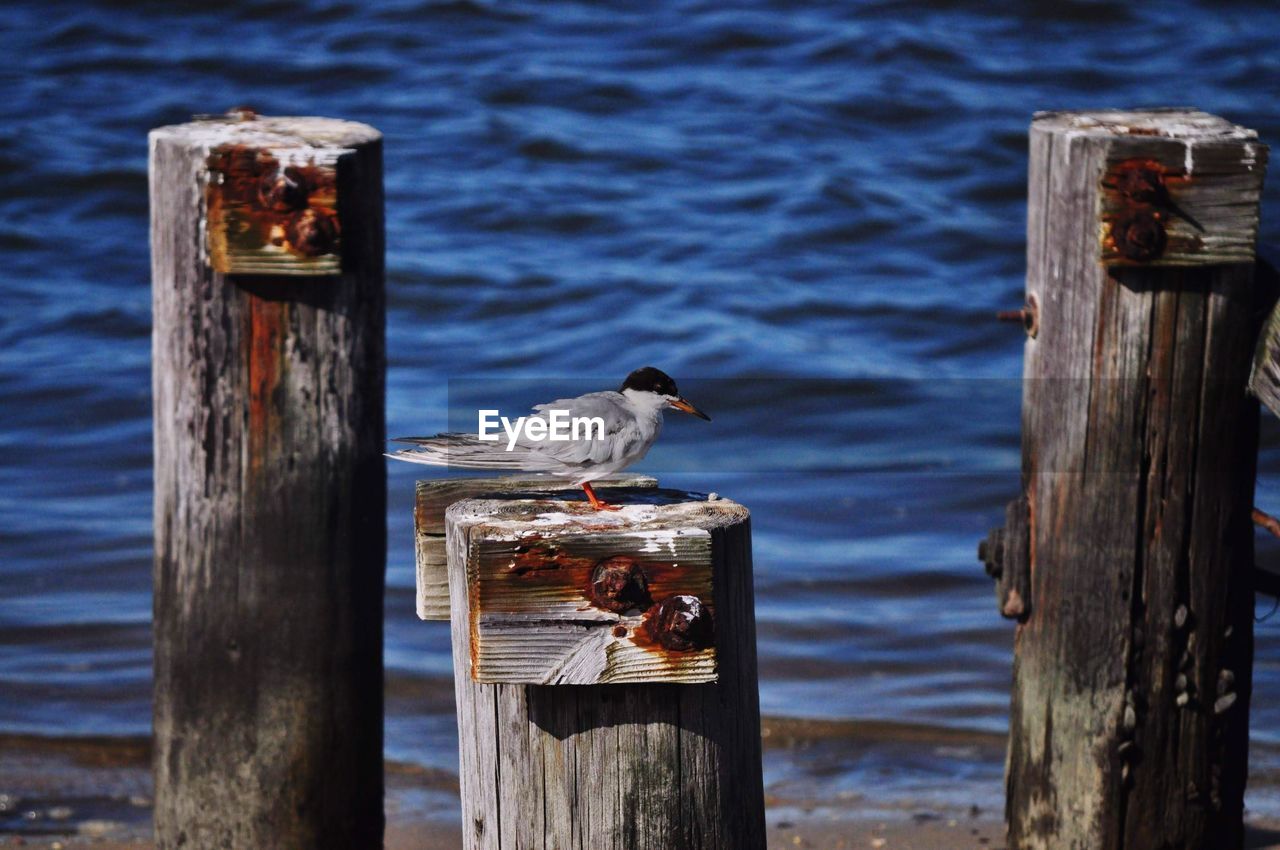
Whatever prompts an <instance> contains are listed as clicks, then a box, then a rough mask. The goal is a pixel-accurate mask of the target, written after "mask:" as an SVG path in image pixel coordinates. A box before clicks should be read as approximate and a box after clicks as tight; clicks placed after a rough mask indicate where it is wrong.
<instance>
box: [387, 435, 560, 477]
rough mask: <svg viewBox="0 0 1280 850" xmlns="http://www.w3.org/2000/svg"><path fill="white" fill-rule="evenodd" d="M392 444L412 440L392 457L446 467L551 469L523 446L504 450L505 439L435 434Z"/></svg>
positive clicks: (395, 440)
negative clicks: (407, 447)
mask: <svg viewBox="0 0 1280 850" xmlns="http://www.w3.org/2000/svg"><path fill="white" fill-rule="evenodd" d="M392 442H395V443H412V444H413V448H411V449H399V450H397V451H394V452H388V453H387V457H389V458H391V459H392V460H403V461H407V462H409V463H425V464H427V465H429V466H449V467H453V468H455V469H525V470H530V471H538V470H542V471H550V470H551V467H552V466H554V463H551V462H548V459H547V458H544V457H540V456H538V455H537V454H536V453H534V452H531V451H530V450H529V449H527V448H525V447H523V446H518V445H517V446H514V447H512V449H511V450H510V451H508V450H507V444H506V442H505V441H501V440H500V441H498V442H487V441H481V440H480V439H479V438H477V437H476V436H475V435H474V434H437V435H436V436H434V437H396V438H395V439H393V440H392Z"/></svg>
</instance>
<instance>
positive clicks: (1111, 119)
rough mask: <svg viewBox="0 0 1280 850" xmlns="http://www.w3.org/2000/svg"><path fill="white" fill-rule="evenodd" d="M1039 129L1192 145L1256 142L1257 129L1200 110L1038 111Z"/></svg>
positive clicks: (1035, 127) (1037, 123) (1032, 123)
mask: <svg viewBox="0 0 1280 850" xmlns="http://www.w3.org/2000/svg"><path fill="white" fill-rule="evenodd" d="M1031 126H1032V128H1033V129H1036V130H1043V131H1049V132H1066V133H1069V134H1072V135H1089V136H1146V137H1154V138H1166V139H1173V140H1177V141H1183V142H1186V141H1191V142H1231V141H1253V140H1256V139H1257V138H1258V134H1257V132H1256V131H1254V130H1250V129H1248V128H1247V127H1241V126H1239V125H1238V124H1232V123H1231V122H1230V121H1228V120H1226V119H1225V118H1221V117H1219V116H1217V115H1211V114H1210V113H1208V112H1201V111H1200V110H1198V109H1188V108H1179V109H1136V110H1125V109H1096V110H1088V111H1080V112H1037V113H1036V114H1035V117H1034V119H1033V120H1032V122H1031Z"/></svg>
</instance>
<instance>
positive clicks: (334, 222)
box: [284, 207, 338, 257]
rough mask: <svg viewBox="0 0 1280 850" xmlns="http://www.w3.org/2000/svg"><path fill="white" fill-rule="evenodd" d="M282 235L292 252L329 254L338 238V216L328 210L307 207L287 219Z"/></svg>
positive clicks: (305, 255) (304, 254)
mask: <svg viewBox="0 0 1280 850" xmlns="http://www.w3.org/2000/svg"><path fill="white" fill-rule="evenodd" d="M284 236H285V239H286V240H287V241H288V243H289V248H290V250H292V251H293V252H294V253H297V254H301V255H302V256H304V257H319V256H320V255H321V254H329V253H332V252H333V249H334V244H335V243H336V242H337V239H338V218H337V216H335V215H333V214H332V213H330V212H326V211H324V210H318V209H315V208H314V207H308V208H307V209H305V210H303V211H302V212H300V213H297V214H296V215H294V216H292V217H291V218H290V219H289V223H288V224H287V225H285V231H284Z"/></svg>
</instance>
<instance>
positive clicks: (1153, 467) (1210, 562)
mask: <svg viewBox="0 0 1280 850" xmlns="http://www.w3.org/2000/svg"><path fill="white" fill-rule="evenodd" d="M1266 156H1267V149H1266V147H1265V146H1264V145H1262V144H1260V143H1259V142H1258V140H1257V137H1256V134H1255V133H1253V132H1252V131H1250V130H1246V129H1243V128H1241V127H1236V126H1233V125H1232V124H1230V123H1228V122H1226V121H1224V120H1222V119H1220V118H1216V117H1214V116H1211V115H1206V114H1204V113H1200V112H1188V111H1151V112H1092V113H1050V114H1041V115H1038V116H1036V119H1035V121H1034V122H1033V123H1032V126H1031V172H1030V203H1029V214H1028V224H1027V265H1028V273H1027V314H1026V315H1027V316H1028V318H1029V319H1030V321H1028V323H1027V325H1028V331H1029V332H1028V339H1027V341H1026V352H1025V382H1024V389H1023V422H1022V433H1023V436H1022V440H1023V442H1022V459H1023V487H1024V495H1025V499H1023V500H1019V501H1016V502H1015V503H1014V505H1011V506H1010V513H1011V514H1014V515H1015V516H1013V518H1012V519H1011V521H1010V525H1009V526H1008V527H1007V528H1006V529H1005V530H1004V531H1003V532H1002V533H1001V534H997V535H996V539H995V540H993V541H990V542H989V543H988V545H987V546H985V547H984V552H983V554H984V555H986V557H987V560H988V561H989V562H990V563H991V566H992V571H993V572H994V573H995V574H996V575H997V576H998V577H1000V579H1001V604H1002V607H1004V608H1005V609H1006V613H1007V614H1009V615H1010V616H1013V617H1017V618H1018V619H1019V625H1018V627H1017V638H1016V645H1015V659H1014V676H1013V678H1014V681H1013V696H1012V707H1011V711H1010V744H1009V758H1008V770H1007V791H1008V800H1007V810H1006V815H1007V817H1008V821H1009V839H1010V841H1009V843H1010V847H1011V848H1018V850H1022V849H1023V848H1053V850H1062V849H1063V848H1082V850H1083V848H1088V850H1111V849H1112V848H1114V850H1120V848H1123V850H1143V849H1144V848H1150V849H1151V850H1156V848H1169V847H1178V848H1206V850H1207V848H1215V850H1216V849H1217V848H1231V847H1239V846H1240V845H1241V841H1242V805H1243V794H1244V786H1245V779H1246V774H1247V765H1248V719H1249V695H1250V675H1251V665H1252V652H1253V621H1252V613H1253V588H1252V585H1251V573H1252V569H1253V538H1252V535H1253V530H1252V526H1251V522H1250V512H1251V507H1252V499H1253V487H1254V472H1255V462H1256V455H1257V426H1258V408H1257V405H1256V403H1255V402H1254V401H1253V400H1251V399H1250V398H1248V397H1247V395H1246V392H1245V385H1246V381H1247V379H1248V376H1249V368H1250V358H1251V355H1252V352H1253V342H1254V339H1255V337H1256V333H1257V330H1258V315H1257V304H1256V303H1255V300H1254V292H1253V287H1252V278H1253V261H1254V242H1255V238H1256V233H1257V225H1258V200H1259V196H1260V192H1261V186H1262V177H1263V170H1264V168H1265V163H1266ZM993 544H995V545H993ZM1020 588H1024V589H1025V592H1026V593H1029V598H1026V599H1024V600H1020V599H1016V598H1015V596H1017V595H1018V593H1019V589H1020Z"/></svg>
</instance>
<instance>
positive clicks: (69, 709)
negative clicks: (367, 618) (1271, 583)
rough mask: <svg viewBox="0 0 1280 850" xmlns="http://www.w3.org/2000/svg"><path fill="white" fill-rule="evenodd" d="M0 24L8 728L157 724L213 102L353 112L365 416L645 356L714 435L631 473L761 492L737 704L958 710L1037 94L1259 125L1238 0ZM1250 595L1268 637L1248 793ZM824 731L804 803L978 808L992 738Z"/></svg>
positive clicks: (981, 636) (703, 433) (1005, 390)
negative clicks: (195, 256)
mask: <svg viewBox="0 0 1280 850" xmlns="http://www.w3.org/2000/svg"><path fill="white" fill-rule="evenodd" d="M1000 6H1007V7H1008V9H1007V11H996V10H997V9H998V8H999V7H1000ZM7 18H8V21H7V26H6V27H5V28H3V29H0V48H3V50H4V52H5V55H6V57H7V59H8V62H7V63H6V68H5V69H4V70H3V71H0V85H2V86H3V88H2V89H0V91H3V92H4V99H3V106H0V110H3V114H4V116H5V120H4V121H3V122H0V251H2V252H3V259H4V262H3V263H2V264H0V598H2V599H3V602H2V603H0V732H4V731H8V732H18V731H21V732H33V733H40V734H45V735H54V736H62V735H84V734H90V733H92V734H102V735H108V736H125V735H139V734H145V733H146V732H147V730H148V728H149V706H148V700H149V689H150V644H149V640H150V632H149V618H150V609H151V600H150V570H151V566H150V558H151V537H150V533H151V437H150V427H151V423H150V417H151V409H150V396H149V332H150V300H149V299H150V295H149V287H148V275H149V271H148V248H147V200H146V142H145V139H146V132H147V130H148V129H149V128H151V127H154V126H158V125H162V124H168V123H175V122H180V121H183V120H186V119H187V118H188V117H189V116H190V115H191V114H192V113H197V112H212V111H220V110H221V109H224V108H227V107H231V106H235V105H241V104H249V105H252V106H254V107H256V108H257V109H258V110H259V111H261V112H264V113H270V114H320V115H332V116H338V117H346V118H352V119H356V120H361V121H365V122H368V123H370V124H373V125H375V126H377V127H378V128H379V129H381V130H382V131H383V132H384V133H385V136H386V188H387V234H388V255H387V260H388V300H389V310H390V312H389V316H388V352H389V358H390V370H389V374H388V408H389V409H388V418H389V429H390V431H391V432H393V433H399V432H412V433H420V432H424V431H425V432H431V431H434V430H439V429H442V428H443V427H445V425H446V424H447V418H448V412H449V409H450V402H451V401H453V402H454V404H453V409H454V411H455V413H456V411H457V409H458V408H459V406H460V404H461V400H462V399H463V398H464V397H466V395H467V392H468V390H467V389H465V388H468V387H470V388H471V390H470V391H471V392H472V393H473V394H476V393H477V391H476V390H475V387H476V386H482V385H483V379H491V378H496V377H504V378H512V377H515V378H520V379H523V380H527V382H528V385H527V386H526V387H525V392H526V394H527V398H526V397H521V398H518V399H516V398H513V399H510V401H509V403H508V400H507V399H504V398H495V399H492V401H494V402H495V403H500V404H502V406H503V407H505V408H510V409H513V410H517V411H518V404H517V402H520V403H522V402H524V401H534V400H543V398H544V397H543V396H542V395H541V394H540V389H541V387H542V386H543V385H546V384H549V383H551V382H553V381H559V380H577V381H580V382H584V383H585V384H587V385H592V386H611V385H613V384H616V383H617V382H618V381H620V380H621V378H622V376H623V375H625V374H626V372H627V371H629V370H630V369H632V368H634V367H636V366H639V365H643V364H654V365H657V366H660V367H661V368H663V369H665V370H666V371H668V372H670V373H671V374H672V375H674V376H675V377H676V378H677V379H678V380H679V381H680V383H681V388H682V390H683V391H684V392H685V393H686V394H687V395H689V396H690V397H691V398H693V399H694V400H695V401H696V402H697V403H698V404H700V405H701V406H704V407H705V408H706V409H707V410H708V411H710V412H711V413H712V414H713V416H714V418H715V421H714V422H713V423H711V424H710V425H708V424H706V423H703V422H699V421H696V420H693V419H690V418H683V419H676V418H674V417H673V418H672V419H670V420H669V421H668V427H667V430H666V432H665V433H664V435H663V438H662V440H661V441H660V442H659V445H658V446H657V447H656V448H655V449H654V451H653V452H652V454H651V456H650V458H649V459H648V460H646V462H645V463H644V464H643V465H642V466H641V467H640V468H639V471H649V472H653V473H655V474H658V475H659V476H660V477H661V478H662V481H663V483H664V484H665V485H668V486H681V487H689V488H692V489H697V490H701V491H709V490H715V491H718V492H720V493H723V494H725V495H727V496H730V497H732V498H735V499H737V500H739V501H741V502H743V503H744V504H746V505H747V506H749V507H750V508H751V510H752V512H753V517H754V519H753V528H754V533H755V541H754V542H755V555H756V565H755V568H756V589H757V602H758V617H759V638H760V674H761V697H762V703H763V709H764V712H765V713H766V714H768V715H774V716H784V717H813V718H826V719H833V720H839V719H862V720H894V721H899V722H906V723H914V724H921V725H924V726H928V727H946V728H954V729H964V730H976V731H978V732H986V733H1000V732H1002V731H1003V730H1004V728H1005V723H1006V711H1007V703H1008V682H1009V677H1010V672H1009V670H1010V652H1011V636H1012V630H1011V627H1010V626H1009V625H1008V624H1007V623H1006V622H1005V621H1003V620H1001V619H1000V618H999V617H998V616H997V614H996V611H995V606H994V602H993V596H992V592H991V587H990V584H989V582H988V580H987V579H986V578H985V576H984V575H983V573H982V570H981V568H980V565H979V564H978V563H977V562H976V560H975V558H974V550H975V544H976V541H977V540H978V539H979V538H980V537H982V536H983V535H985V533H986V531H987V530H988V529H989V528H990V527H992V526H995V525H997V524H999V523H1000V517H1001V516H1002V510H1003V505H1004V503H1005V501H1007V500H1008V499H1010V498H1012V497H1013V496H1014V495H1015V493H1016V491H1017V486H1018V472H1017V470H1018V465H1019V435H1018V427H1019V419H1018V409H1019V397H1020V387H1019V383H1018V377H1019V375H1020V374H1021V351H1022V345H1021V341H1022V335H1021V332H1020V331H1019V330H1018V329H1017V328H1014V327H1011V326H1008V325H1000V324H997V323H995V322H994V321H992V319H991V316H992V313H993V311H994V310H996V309H1000V308H1008V307H1016V306H1018V305H1020V303H1021V291H1022V275H1023V272H1024V256H1023V249H1024V245H1023V230H1024V216H1025V203H1024V200H1025V194H1026V188H1025V182H1026V127H1027V124H1028V122H1029V120H1030V116H1031V114H1032V112H1033V111H1035V110H1038V109H1047V108H1073V107H1074V108H1083V107H1090V106H1115V105H1171V104H1187V103H1189V104H1195V105H1197V106H1199V107H1201V108H1203V109H1206V110H1210V111H1215V112H1218V113H1220V114H1223V115H1226V116H1227V117H1229V118H1231V119H1233V120H1235V121H1237V122H1239V123H1242V124H1246V125H1248V126H1251V127H1254V128H1256V129H1257V130H1258V131H1259V132H1260V133H1261V134H1262V136H1263V138H1264V139H1265V140H1268V141H1271V142H1274V141H1275V140H1277V139H1280V101H1277V98H1276V97H1275V95H1276V85H1275V84H1276V82H1277V79H1280V77H1278V74H1280V52H1277V51H1276V50H1275V49H1274V44H1273V42H1274V39H1275V36H1276V35H1277V34H1280V27H1277V20H1278V19H1277V17H1276V14H1275V12H1274V11H1272V8H1271V7H1270V6H1269V5H1267V4H1265V3H1258V4H1253V5H1250V4H1238V5H1236V6H1234V7H1233V9H1231V10H1229V11H1224V10H1222V9H1221V8H1219V5H1218V4H1211V3H1207V2H1206V3H1203V4H1198V3H1191V2H1185V1H1183V0H1173V2H1167V3H1164V4H1161V5H1160V9H1159V12H1158V14H1157V15H1156V16H1154V17H1150V18H1143V17H1139V16H1138V15H1137V14H1136V13H1134V12H1132V11H1130V10H1129V7H1128V6H1125V5H1123V4H1113V3H1094V2H1082V0H1065V2H1064V0H1056V1H1055V2H1028V3H1017V4H977V3H974V4H963V3H959V2H932V3H930V2H905V1H904V2H889V1H888V0H886V1H885V2H867V3H853V4H850V3H822V2H819V3H808V4H804V5H803V7H796V6H795V5H794V4H784V3H772V4H771V3H750V4H745V5H743V4H738V7H737V8H735V9H728V8H726V7H725V6H724V4H720V3H700V2H667V3H661V4H654V3H634V4H609V6H608V7H607V8H606V7H605V6H596V5H590V4H582V3H568V2H557V3H539V4H522V3H493V4H485V3H477V2H450V3H426V2H421V3H410V2H388V3H377V4H360V3H354V2H353V3H344V2H323V1H322V0H314V2H310V3H306V4H301V5H300V4H286V3H280V2H269V1H267V0H264V2H238V3H225V4H216V6H214V5H210V4H206V3H198V2H187V3H165V4H161V3H153V4H145V3H144V4H134V3H123V2H120V3H115V4H110V3H106V4H99V5H97V6H89V5H81V4H74V3H56V2H55V3H44V4H24V6H22V7H17V8H11V9H10V10H9V12H8V13H7ZM1271 182H1272V186H1273V187H1274V186H1275V184H1276V181H1275V180H1272V181H1271ZM1275 198H1276V191H1275V189H1274V188H1271V189H1268V191H1267V195H1266V199H1267V204H1268V209H1275ZM1277 237H1280V225H1278V224H1277V219H1276V217H1275V216H1271V217H1269V218H1266V220H1265V221H1264V227H1263V241H1264V242H1269V243H1272V244H1275V243H1277V241H1280V240H1278V239H1277ZM477 382H479V383H477ZM455 395H456V397H455ZM479 395H482V393H479ZM1278 435H1280V429H1277V428H1276V427H1275V426H1274V425H1272V424H1271V423H1270V420H1268V423H1267V427H1266V432H1265V434H1264V439H1265V441H1266V445H1267V449H1266V451H1265V454H1264V459H1263V473H1262V480H1261V482H1260V487H1259V504H1261V505H1262V506H1264V507H1266V506H1267V505H1268V504H1270V505H1271V506H1272V507H1273V508H1275V507H1280V483H1277V482H1280V452H1277V450H1276V446H1278V445H1280V440H1277V436H1278ZM420 474H421V470H419V469H415V468H411V467H399V466H397V467H396V468H393V469H392V470H391V478H390V488H391V490H390V510H389V514H388V527H389V533H390V543H391V547H390V559H389V569H388V592H387V600H386V602H387V605H386V608H387V632H386V635H387V643H386V663H387V669H388V679H389V683H388V687H389V701H388V708H389V716H388V725H387V748H388V755H389V756H390V757H392V758H395V759H397V760H402V761H409V762H416V763H420V764H423V765H427V766H433V767H442V768H445V769H449V770H453V769H456V749H455V732H454V729H453V719H452V714H451V711H452V701H451V695H450V693H449V684H448V682H449V676H450V660H449V647H448V631H447V628H446V627H445V626H444V625H442V624H436V623H427V624H424V623H421V622H419V621H417V620H416V619H415V617H414V615H413V610H414V606H413V598H412V597H413V569H412V557H413V554H412V547H411V537H410V525H411V520H410V507H411V496H412V492H413V481H414V479H415V478H416V477H418V475H420ZM1261 551H1262V552H1263V555H1264V557H1267V558H1270V559H1276V558H1278V557H1280V554H1278V553H1277V551H1276V549H1275V547H1273V546H1269V545H1266V544H1264V547H1263V549H1262V550H1261ZM1262 607H1263V608H1264V609H1265V607H1266V606H1265V605H1264V606H1262ZM1260 613H1262V611H1260ZM1278 623H1280V618H1277V620H1276V621H1272V622H1268V623H1266V624H1263V625H1261V626H1260V627H1259V642H1258V661H1257V668H1256V675H1257V681H1256V690H1255V700H1254V707H1253V717H1254V725H1255V739H1256V740H1258V741H1259V742H1261V743H1262V744H1263V746H1262V747H1260V748H1257V749H1256V750H1255V754H1254V758H1253V763H1254V765H1255V767H1254V770H1255V774H1256V775H1257V777H1258V782H1257V785H1258V787H1259V788H1263V789H1265V788H1267V787H1269V786H1271V785H1273V784H1274V782H1273V780H1272V777H1273V776H1274V775H1276V774H1280V757H1278V756H1277V755H1276V752H1277V751H1278V750H1280V639H1278V637H1280V625H1278ZM992 753H994V755H993V754H992ZM846 755H847V757H840V758H835V759H834V760H832V761H831V762H830V763H824V765H825V766H824V767H823V768H822V769H823V770H826V771H827V773H826V774H823V775H826V776H829V777H831V778H829V779H824V780H823V782H824V783H826V785H825V787H827V788H828V790H829V789H831V788H839V789H845V790H848V789H853V790H854V791H857V792H858V793H869V792H870V789H872V788H876V789H882V788H885V787H888V788H895V787H896V788H899V789H901V790H902V792H903V793H911V794H925V795H927V794H928V793H931V792H930V790H929V789H933V790H934V791H937V792H938V793H944V792H945V789H946V788H947V787H948V785H949V784H951V783H954V782H955V781H956V780H959V779H966V780H969V779H974V778H975V774H973V773H972V771H975V770H976V771H978V772H977V774H976V776H977V778H978V779H980V780H981V781H982V782H985V783H989V788H990V794H991V796H993V797H998V794H999V789H998V776H999V769H1000V766H999V754H998V749H993V748H990V747H986V748H981V749H979V750H964V749H963V748H962V749H960V750H955V749H954V748H952V749H950V750H946V749H945V748H944V750H943V751H935V752H934V756H936V758H934V757H931V758H925V759H923V760H919V761H914V762H913V761H912V760H911V759H898V760H894V761H893V762H892V763H881V762H879V761H877V758H878V757H868V756H867V755H866V753H862V752H861V751H859V752H854V753H851V754H846ZM797 770H799V771H800V772H803V765H802V766H801V767H800V768H797V767H796V766H795V765H794V764H789V763H775V764H773V766H772V767H771V777H772V781H774V782H776V783H779V784H783V785H785V784H786V783H788V782H791V781H792V780H793V779H794V776H795V774H796V772H797ZM810 781H812V774H810ZM800 784H801V785H803V784H804V783H800ZM984 787H987V786H984ZM1251 799H1253V800H1254V801H1255V805H1257V804H1260V803H1265V802H1266V801H1268V800H1269V799H1270V798H1269V797H1268V792H1267V791H1265V790H1261V791H1259V792H1257V794H1256V795H1255V797H1254V798H1251Z"/></svg>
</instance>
